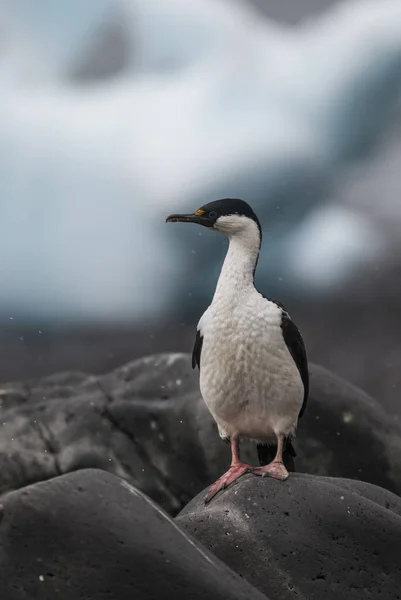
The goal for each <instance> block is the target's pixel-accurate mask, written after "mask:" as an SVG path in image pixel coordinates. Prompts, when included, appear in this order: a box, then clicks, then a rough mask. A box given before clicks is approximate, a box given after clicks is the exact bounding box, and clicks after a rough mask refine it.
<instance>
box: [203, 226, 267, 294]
mask: <svg viewBox="0 0 401 600" xmlns="http://www.w3.org/2000/svg"><path fill="white" fill-rule="evenodd" d="M229 219H231V223H232V224H233V225H234V222H233V217H222V218H221V219H219V222H218V223H217V227H216V229H219V230H220V231H221V232H222V233H225V234H226V235H227V237H228V239H229V247H228V251H227V254H226V257H225V260H224V264H223V267H222V269H221V273H220V277H219V280H218V282H217V287H216V291H215V294H214V298H213V300H217V299H219V298H221V297H227V296H237V295H239V294H241V293H242V292H246V291H247V290H249V289H250V288H254V282H253V277H254V272H255V267H256V263H257V260H258V256H259V250H260V244H261V239H260V232H259V228H258V226H257V224H256V223H255V221H253V220H252V219H248V218H247V217H235V219H241V227H231V223H230V221H229ZM220 221H221V224H220ZM236 223H237V222H236Z"/></svg>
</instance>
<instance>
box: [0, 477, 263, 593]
mask: <svg viewBox="0 0 401 600" xmlns="http://www.w3.org/2000/svg"><path fill="white" fill-rule="evenodd" d="M3 504H4V516H3V520H2V521H1V523H0V589H1V598H2V600H32V598H37V599H38V600H54V599H55V598H57V599H59V600H78V599H80V600H89V599H95V598H96V599H101V598H107V599H109V600H132V599H133V598H135V599H137V600H142V599H143V600H150V599H153V598H158V599H161V600H163V599H166V600H170V599H175V600H180V599H182V600H187V599H189V598H190V599H194V600H196V599H199V600H200V599H203V598H210V599H211V600H214V599H215V600H226V599H227V600H251V599H252V600H253V599H254V600H263V598H265V597H264V596H262V594H260V593H259V592H257V591H256V590H255V589H254V588H252V586H251V585H249V584H248V583H247V582H246V581H243V580H242V579H240V577H238V576H237V575H235V574H234V573H233V572H232V571H230V569H229V568H228V567H226V566H225V565H224V564H222V563H221V562H220V561H219V560H218V559H217V558H215V557H214V556H213V555H211V554H210V553H209V552H208V551H207V550H205V549H204V548H203V547H202V545H201V544H198V543H197V542H195V541H194V540H193V538H191V537H190V536H189V535H187V534H186V533H185V532H183V531H182V530H180V529H179V528H178V527H177V525H176V524H175V523H174V522H173V521H172V520H171V519H170V518H169V517H168V516H167V515H166V514H165V513H164V512H163V511H162V510H161V509H160V508H159V507H158V506H157V505H155V504H154V503H153V502H152V501H151V500H150V499H149V498H147V497H146V496H144V495H143V494H142V493H141V492H140V491H138V490H137V489H135V488H133V487H132V486H130V485H129V484H128V483H127V482H125V481H123V480H121V479H119V478H116V477H114V476H113V475H110V474H108V473H105V472H103V471H95V470H83V471H80V472H78V473H73V474H69V475H65V476H62V477H57V478H55V479H52V480H51V481H48V482H44V483H39V484H34V485H32V486H30V487H27V488H24V489H22V490H19V491H17V492H12V493H10V494H7V495H6V497H5V498H4V499H3ZM265 600H266V599H265Z"/></svg>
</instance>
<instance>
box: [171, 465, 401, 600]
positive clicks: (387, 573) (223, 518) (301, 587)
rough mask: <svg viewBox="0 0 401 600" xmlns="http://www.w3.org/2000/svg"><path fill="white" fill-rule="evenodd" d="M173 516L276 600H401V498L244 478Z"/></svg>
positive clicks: (355, 486)
mask: <svg viewBox="0 0 401 600" xmlns="http://www.w3.org/2000/svg"><path fill="white" fill-rule="evenodd" d="M203 499H204V492H203V493H201V494H200V495H199V496H198V497H197V498H195V499H193V500H192V501H191V502H190V503H189V505H188V506H187V507H185V508H184V510H183V511H182V512H181V513H180V514H179V515H178V517H176V522H177V523H178V524H179V525H180V526H181V527H183V528H185V530H186V531H188V532H189V533H191V534H192V535H193V536H195V537H196V538H197V539H198V540H199V541H200V542H202V544H203V545H204V546H206V547H207V548H208V549H209V550H210V551H211V552H213V554H215V555H216V556H217V557H219V558H220V559H221V560H222V561H224V562H225V563H226V564H227V565H228V566H230V567H231V568H232V569H233V570H234V571H236V572H237V573H238V574H240V575H241V576H242V577H244V578H245V579H246V580H247V581H248V582H250V583H251V584H252V585H254V586H255V587H257V588H258V589H259V590H260V591H262V592H263V593H265V594H266V595H267V596H268V597H269V598H271V600H293V598H294V597H296V598H301V599H303V600H306V599H307V600H322V599H323V598H324V599H325V600H338V598H339V597H342V598H346V599H347V600H360V599H361V598H366V599H370V600H381V599H383V600H389V599H390V598H391V599H392V600H397V599H400V598H401V563H400V556H401V498H399V497H398V496H396V495H394V494H392V493H391V492H388V491H387V490H383V489H381V488H379V487H376V486H372V485H370V484H367V483H363V482H360V481H351V480H346V479H335V478H328V477H316V476H310V475H304V474H298V473H297V474H292V475H290V477H289V478H288V480H287V481H285V482H279V481H276V480H273V479H270V478H263V479H262V478H260V477H256V476H253V475H246V476H245V477H243V478H241V479H240V480H238V481H237V482H235V483H234V484H233V485H232V486H230V487H229V488H228V489H227V490H225V491H224V492H223V493H220V494H219V495H218V496H216V498H215V499H213V500H212V501H211V503H210V504H209V505H208V506H207V507H205V505H204V500H203Z"/></svg>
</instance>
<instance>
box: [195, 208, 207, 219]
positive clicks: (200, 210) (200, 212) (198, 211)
mask: <svg viewBox="0 0 401 600" xmlns="http://www.w3.org/2000/svg"><path fill="white" fill-rule="evenodd" d="M204 212H205V211H204V210H202V209H201V208H200V209H199V210H197V211H196V212H195V213H194V214H195V215H196V216H197V217H201V216H202V215H203V214H204Z"/></svg>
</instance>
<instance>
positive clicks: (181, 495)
mask: <svg viewBox="0 0 401 600" xmlns="http://www.w3.org/2000/svg"><path fill="white" fill-rule="evenodd" d="M0 400H1V408H0V422H1V423H2V426H1V436H0V461H1V464H2V468H1V469H0V494H1V493H4V492H6V491H9V490H13V489H18V488H20V487H23V486H25V485H27V484H29V483H32V482H35V481H40V480H44V479H49V478H51V477H55V476H57V475H60V474H63V473H67V472H70V471H75V470H77V469H83V468H100V469H104V470H106V471H110V472H112V473H114V474H116V475H119V476H121V477H123V478H124V479H126V480H128V481H130V482H131V483H132V484H133V485H135V486H137V487H138V488H139V489H141V490H142V491H144V492H145V493H146V494H148V495H149V496H150V497H152V498H153V499H154V500H156V501H157V502H158V503H159V504H160V505H161V506H162V507H163V508H164V509H165V510H167V511H168V512H169V513H171V514H175V513H177V512H178V511H179V510H180V509H181V508H182V507H183V506H184V505H185V504H186V503H187V502H188V501H189V500H190V499H191V498H193V497H194V496H195V495H196V494H197V493H198V492H199V491H200V490H201V489H203V488H204V487H205V485H207V484H208V483H209V482H211V481H213V479H215V478H216V477H217V476H218V473H219V472H221V471H223V470H224V468H225V467H226V464H227V462H228V460H229V448H228V447H227V445H226V444H223V443H222V442H221V441H220V438H219V437H218V435H217V432H216V430H215V425H214V422H213V420H212V419H211V418H210V415H209V412H208V410H207V408H206V406H205V404H204V402H203V401H202V400H201V398H200V396H199V387H198V377H197V374H196V373H195V372H194V371H192V368H191V365H190V360H189V357H188V356H187V355H184V354H176V355H170V354H169V355H161V356H153V357H148V358H143V359H140V360H138V361H134V362H132V363H130V364H128V365H126V366H124V367H121V368H119V369H117V370H116V371H113V372H112V373H110V374H108V375H105V376H102V377H95V376H89V375H84V374H80V373H62V374H57V375H54V376H51V377H45V378H43V379H39V380H36V381H31V382H27V383H10V384H7V385H4V386H3V387H2V389H1V390H0Z"/></svg>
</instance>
